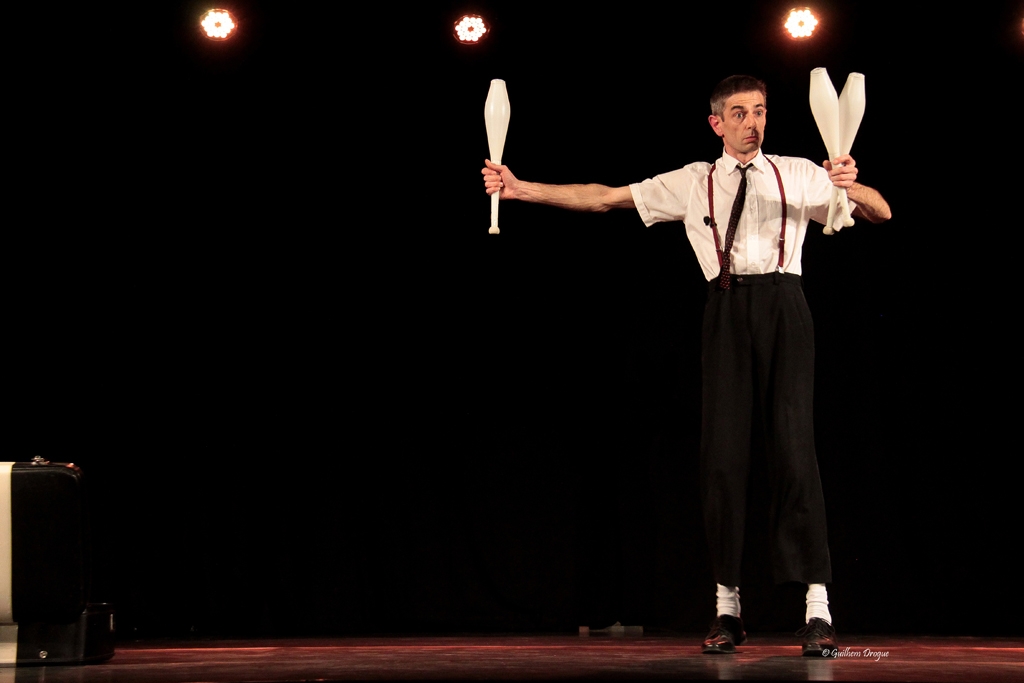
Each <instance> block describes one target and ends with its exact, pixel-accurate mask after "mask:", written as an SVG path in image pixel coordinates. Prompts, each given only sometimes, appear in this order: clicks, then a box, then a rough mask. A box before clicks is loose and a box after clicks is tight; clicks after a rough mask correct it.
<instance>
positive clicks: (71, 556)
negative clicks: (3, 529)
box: [0, 456, 114, 666]
mask: <svg viewBox="0 0 1024 683" xmlns="http://www.w3.org/2000/svg"><path fill="white" fill-rule="evenodd" d="M10 508H11V509H10V523H11V603H10V604H11V611H12V612H13V619H14V622H15V623H16V624H17V636H18V644H17V665H18V666H24V665H33V664H34V665H52V664H83V663H87V662H100V661H104V660H107V659H110V658H111V657H113V656H114V613H113V610H112V609H111V607H110V606H109V605H105V604H89V588H90V579H91V576H90V561H91V557H90V547H91V546H90V541H89V520H88V514H87V508H86V499H85V489H84V485H83V481H82V471H81V470H80V469H79V468H78V467H76V466H75V465H74V464H71V463H51V462H49V461H47V460H44V459H43V458H42V457H39V456H36V458H35V459H34V460H33V461H32V462H16V463H14V464H13V465H12V467H11V505H10ZM5 513H6V511H5V510H2V509H0V520H2V516H3V515H4V514H5Z"/></svg>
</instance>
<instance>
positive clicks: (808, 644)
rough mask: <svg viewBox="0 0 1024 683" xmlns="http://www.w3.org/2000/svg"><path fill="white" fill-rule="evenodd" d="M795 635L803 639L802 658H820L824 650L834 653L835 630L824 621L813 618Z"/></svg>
mask: <svg viewBox="0 0 1024 683" xmlns="http://www.w3.org/2000/svg"><path fill="white" fill-rule="evenodd" d="M796 634H797V635H798V636H800V637H801V638H803V639H804V643H803V649H804V652H803V654H804V657H822V656H824V654H825V652H824V651H825V650H830V651H832V652H835V649H836V630H835V629H834V628H832V624H830V623H828V622H827V621H825V620H824V619H819V618H818V617H814V618H813V619H811V620H810V621H808V622H807V626H804V627H803V628H802V629H800V630H799V631H797V632H796Z"/></svg>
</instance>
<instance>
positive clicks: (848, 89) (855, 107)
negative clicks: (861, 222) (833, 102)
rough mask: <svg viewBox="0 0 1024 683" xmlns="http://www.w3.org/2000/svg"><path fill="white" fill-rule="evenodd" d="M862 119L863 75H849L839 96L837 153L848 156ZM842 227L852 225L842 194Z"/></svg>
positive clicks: (848, 207)
mask: <svg viewBox="0 0 1024 683" xmlns="http://www.w3.org/2000/svg"><path fill="white" fill-rule="evenodd" d="M863 118H864V74H859V73H856V72H854V73H851V74H850V75H849V76H848V77H847V79H846V85H844V86H843V92H842V93H840V95H839V153H840V154H849V153H850V149H852V148H853V139H854V138H855V137H857V129H858V128H860V122H861V119H863ZM842 207H843V226H844V227H847V228H848V227H850V226H851V225H853V217H852V216H851V215H850V205H849V204H848V203H847V202H846V192H845V191H844V192H843V203H842Z"/></svg>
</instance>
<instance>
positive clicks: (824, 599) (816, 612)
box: [806, 583, 832, 624]
mask: <svg viewBox="0 0 1024 683" xmlns="http://www.w3.org/2000/svg"><path fill="white" fill-rule="evenodd" d="M815 617H817V618H818V619H824V620H825V621H827V622H828V623H830V624H831V623H832V615H831V614H829V611H828V591H826V590H825V584H823V583H809V584H807V617H806V620H807V621H808V622H809V621H810V620H811V619H814V618H815Z"/></svg>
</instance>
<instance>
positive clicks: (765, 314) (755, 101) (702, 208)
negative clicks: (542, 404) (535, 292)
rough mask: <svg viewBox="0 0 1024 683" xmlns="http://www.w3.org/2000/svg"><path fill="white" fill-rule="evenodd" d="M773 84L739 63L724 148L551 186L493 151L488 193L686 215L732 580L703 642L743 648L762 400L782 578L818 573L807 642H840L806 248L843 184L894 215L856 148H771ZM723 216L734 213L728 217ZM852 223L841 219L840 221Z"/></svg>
mask: <svg viewBox="0 0 1024 683" xmlns="http://www.w3.org/2000/svg"><path fill="white" fill-rule="evenodd" d="M766 100H767V91H766V88H765V85H764V83H762V82H761V81H759V80H757V79H755V78H752V77H750V76H731V77H729V78H727V79H725V80H724V81H722V82H721V83H719V84H718V86H716V88H715V90H714V92H713V93H712V96H711V115H710V116H709V117H708V122H709V123H710V124H711V128H712V129H713V130H714V132H715V134H716V135H718V136H719V137H720V138H722V142H723V144H724V148H725V149H724V152H723V154H722V156H721V158H719V159H718V161H716V162H715V163H714V164H707V163H694V164H690V165H688V166H685V167H684V168H682V169H679V170H677V171H673V172H671V173H666V174H663V175H659V176H657V177H655V178H653V179H648V180H645V181H644V182H642V183H636V184H633V185H630V186H628V187H607V186H604V185H594V184H591V185H546V184H540V183H528V182H524V181H521V180H519V179H517V178H516V177H515V176H514V175H513V174H512V172H511V171H510V170H509V169H508V167H507V166H500V165H497V164H493V163H491V162H490V161H489V160H488V161H485V165H486V167H485V168H484V169H483V170H482V171H481V172H482V173H483V176H484V185H485V188H486V191H487V193H488V194H493V193H495V192H499V191H500V192H501V195H500V196H501V198H502V199H503V200H509V199H519V200H522V201H528V202H538V203H541V204H548V205H552V206H559V207H563V208H566V209H572V210H577V211H608V210H610V209H617V208H635V209H636V210H637V211H638V212H639V213H640V217H641V218H642V219H643V221H644V224H645V225H647V226H651V225H653V224H654V223H657V222H660V221H673V220H678V221H683V223H684V224H685V226H686V233H687V237H688V238H689V240H690V244H691V246H692V247H693V250H694V252H695V253H696V255H697V259H698V261H699V262H700V265H701V268H702V269H703V271H704V275H705V277H706V278H707V279H708V281H709V289H708V301H707V305H706V307H705V311H704V325H703V334H702V337H703V338H702V346H703V349H702V361H701V362H702V368H703V408H702V413H703V416H702V432H701V499H702V505H703V509H704V523H705V529H706V532H707V536H708V542H709V545H710V550H711V560H712V567H713V571H714V574H715V580H716V582H717V584H718V586H717V594H716V598H717V599H716V607H717V616H716V618H715V620H714V621H713V622H712V626H711V632H710V633H709V634H708V637H707V638H706V639H705V640H704V645H703V650H704V652H706V653H710V654H728V653H733V652H735V651H736V645H739V644H740V643H742V642H743V641H744V640H745V639H746V633H745V632H744V630H743V622H742V620H741V619H740V602H739V588H738V584H739V578H740V559H741V553H742V548H743V533H744V529H743V525H744V520H745V514H746V495H747V491H746V486H747V477H748V472H749V465H750V429H751V419H752V415H753V412H754V406H755V403H754V402H755V401H757V402H758V403H759V406H760V412H761V416H762V420H763V423H764V427H765V430H764V431H765V434H764V439H765V451H766V457H767V464H768V473H769V484H770V486H771V509H770V520H769V523H770V529H771V547H772V564H773V570H774V575H775V580H776V581H777V582H779V583H782V582H787V581H798V582H801V583H806V584H808V590H807V612H806V621H807V626H806V627H805V628H804V629H802V630H801V631H800V632H799V635H801V636H802V637H803V654H804V655H808V656H814V655H817V656H820V655H821V653H822V650H824V649H832V648H835V646H836V638H835V630H834V628H833V627H832V624H831V622H832V617H831V614H830V613H829V611H828V597H827V593H826V589H825V584H826V583H827V582H829V581H831V565H830V561H829V554H828V542H827V534H826V526H825V508H824V501H823V497H822V493H821V480H820V477H819V474H818V466H817V457H816V455H815V452H814V431H813V421H812V403H813V382H814V340H813V327H812V322H811V318H810V312H809V311H808V309H807V303H806V301H805V300H804V296H803V289H802V284H801V278H800V273H801V272H802V271H801V264H800V256H801V252H802V249H803V241H804V236H805V235H806V232H807V227H808V222H809V221H810V220H812V219H813V220H815V221H817V222H819V223H824V222H825V221H826V220H827V215H828V208H829V201H830V199H831V195H832V186H833V185H835V186H837V187H841V188H845V189H846V191H847V194H848V196H849V199H850V206H851V210H852V212H853V215H854V216H859V217H862V218H866V219H867V220H869V221H871V222H872V223H881V222H883V221H885V220H888V219H889V217H890V210H889V205H888V204H887V203H886V201H885V199H883V198H882V196H881V195H880V194H879V193H878V192H877V191H875V190H873V189H871V188H869V187H866V186H864V185H861V184H859V183H857V182H856V179H857V174H858V169H857V166H856V163H855V161H854V160H853V158H852V157H850V156H849V155H843V156H841V157H839V158H836V159H832V160H831V161H826V162H824V168H822V167H819V166H817V165H815V164H813V163H812V162H810V161H808V160H806V159H797V158H793V157H778V156H772V157H771V158H769V157H766V156H765V155H764V154H763V153H762V152H761V145H762V143H763V141H764V129H765V121H766V118H767V112H768V110H767V107H766ZM719 221H721V224H719ZM837 227H838V226H837Z"/></svg>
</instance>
